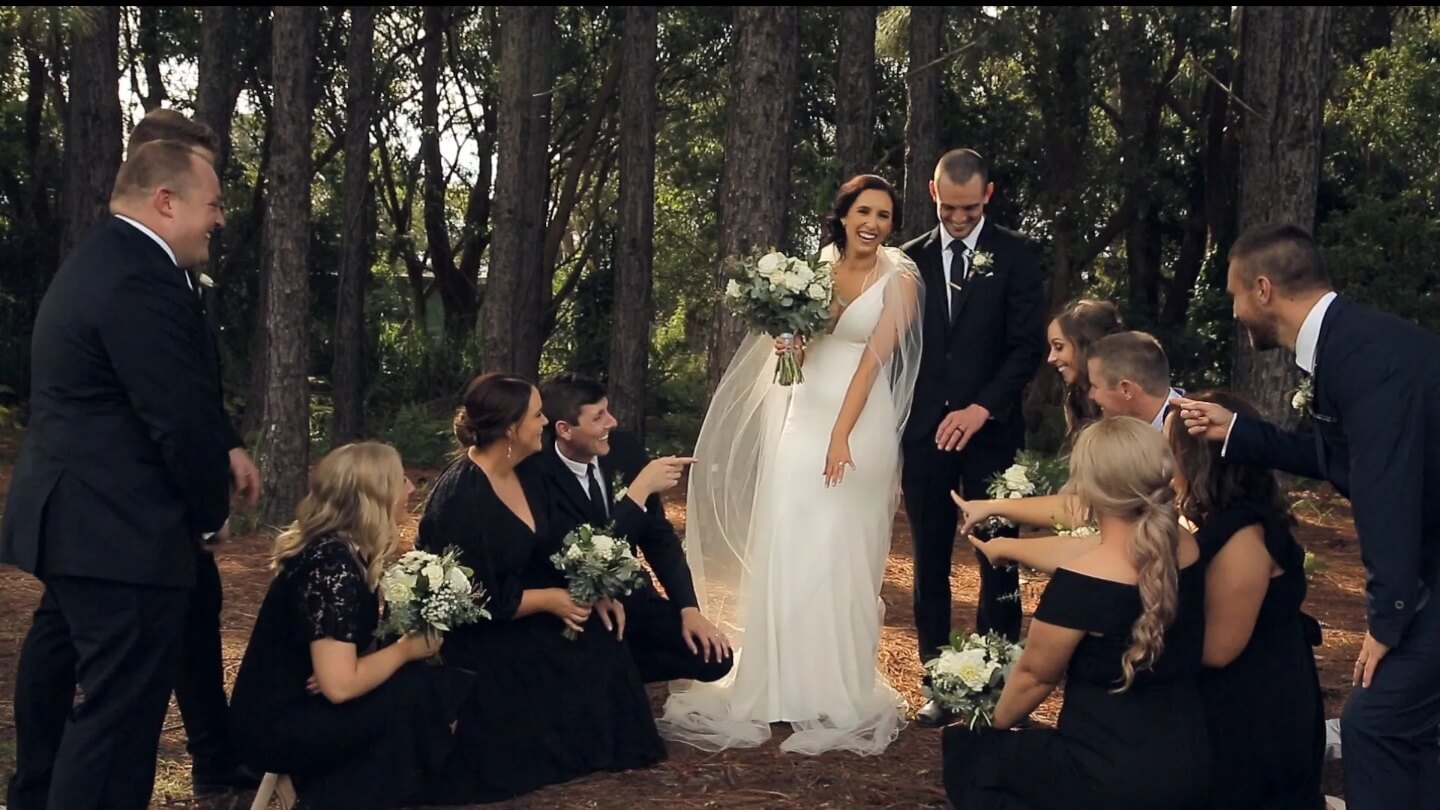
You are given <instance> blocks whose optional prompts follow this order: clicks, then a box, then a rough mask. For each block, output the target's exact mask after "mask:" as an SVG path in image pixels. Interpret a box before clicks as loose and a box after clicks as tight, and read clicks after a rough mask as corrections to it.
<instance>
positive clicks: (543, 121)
mask: <svg viewBox="0 0 1440 810" xmlns="http://www.w3.org/2000/svg"><path fill="white" fill-rule="evenodd" d="M554 25H555V10H554V9H553V8H552V7H549V6H506V7H504V8H502V9H501V10H500V64H499V71H500V106H499V116H498V117H499V137H498V143H497V149H498V159H497V165H498V168H497V170H496V172H495V210H494V215H495V238H494V241H493V242H492V243H491V246H490V267H489V276H488V279H487V282H486V290H485V306H484V310H483V319H484V322H485V326H484V329H485V359H484V368H485V370H486V371H508V372H511V373H513V374H519V375H521V376H523V377H528V378H531V379H534V378H536V377H538V376H539V373H540V349H541V343H542V337H541V328H542V323H541V320H542V318H541V315H542V313H541V307H542V305H543V301H544V288H543V286H544V283H545V268H544V247H545V214H546V210H545V205H546V200H547V198H548V195H547V191H548V181H549V159H548V147H549V144H550V97H551V94H550V92H549V91H550V48H551V41H552V40H553V38H554Z"/></svg>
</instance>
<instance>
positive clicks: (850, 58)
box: [835, 6, 880, 183]
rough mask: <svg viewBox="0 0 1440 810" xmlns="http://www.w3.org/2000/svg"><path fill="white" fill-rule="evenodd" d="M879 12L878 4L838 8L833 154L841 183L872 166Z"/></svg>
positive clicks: (873, 164) (866, 171)
mask: <svg viewBox="0 0 1440 810" xmlns="http://www.w3.org/2000/svg"><path fill="white" fill-rule="evenodd" d="M879 11H880V7H879V6H846V7H843V8H841V9H840V54H839V56H840V67H839V71H838V74H837V76H836V81H835V153H836V155H837V156H838V157H839V159H840V182H842V183H843V182H845V181H846V180H848V179H850V178H851V177H854V176H855V175H857V174H865V173H868V172H870V171H872V170H873V169H874V166H875V18H876V15H877V14H878V13H879Z"/></svg>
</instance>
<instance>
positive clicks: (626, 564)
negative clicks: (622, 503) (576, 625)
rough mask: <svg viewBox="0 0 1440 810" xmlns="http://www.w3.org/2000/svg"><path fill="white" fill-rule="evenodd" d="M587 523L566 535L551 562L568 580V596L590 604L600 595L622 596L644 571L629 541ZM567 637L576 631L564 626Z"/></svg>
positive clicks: (574, 635)
mask: <svg viewBox="0 0 1440 810" xmlns="http://www.w3.org/2000/svg"><path fill="white" fill-rule="evenodd" d="M607 531H608V530H606V529H597V528H595V527H594V526H591V525H589V524H585V525H581V526H577V527H576V528H575V530H574V531H572V532H570V533H569V534H567V535H565V539H564V540H562V541H561V547H560V550H559V551H557V552H556V553H554V554H552V555H550V562H551V563H553V564H554V565H555V567H556V568H558V569H560V572H561V573H563V574H564V575H565V579H566V581H567V582H568V583H569V588H568V590H569V591H570V598H571V599H574V600H575V601H576V602H579V603H581V604H585V605H593V604H595V603H596V602H597V601H599V600H600V599H601V598H602V597H616V596H623V595H625V594H628V593H630V592H631V591H633V590H635V589H636V588H638V587H640V586H641V585H644V584H645V571H644V569H642V568H641V567H640V561H639V560H637V559H635V555H634V554H633V553H632V552H631V551H630V543H629V542H627V541H626V540H624V539H623V538H617V537H614V536H612V535H610V534H608V533H607ZM565 637H566V638H568V639H570V640H572V641H573V640H575V639H577V638H579V637H580V636H579V634H578V633H576V632H575V631H574V630H571V629H570V628H568V627H567V628H565Z"/></svg>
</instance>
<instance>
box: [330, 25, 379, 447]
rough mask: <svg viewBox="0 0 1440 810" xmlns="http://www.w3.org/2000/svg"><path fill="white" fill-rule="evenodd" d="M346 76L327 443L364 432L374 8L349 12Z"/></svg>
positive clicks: (347, 438) (354, 437)
mask: <svg viewBox="0 0 1440 810" xmlns="http://www.w3.org/2000/svg"><path fill="white" fill-rule="evenodd" d="M347 50H348V53H347V55H346V60H345V73H346V75H347V76H349V77H350V84H349V86H348V87H346V88H345V179H344V180H343V181H342V183H343V188H344V191H343V205H344V220H343V223H344V224H343V226H342V228H343V229H342V231H341V233H340V282H339V289H338V291H337V293H338V295H337V297H338V299H339V300H338V301H337V303H336V308H335V365H334V368H333V369H332V370H331V373H330V374H331V380H330V382H331V386H332V390H333V392H334V397H335V419H334V422H333V423H332V424H331V429H330V438H331V443H332V444H334V445H340V444H343V443H345V442H350V441H354V440H355V439H359V438H360V437H362V436H363V435H364V433H365V349H366V345H367V344H366V337H365V287H366V283H367V282H368V281H369V278H370V250H371V245H370V233H371V232H370V229H368V228H367V227H366V219H367V217H366V202H367V197H368V194H369V190H370V123H371V120H372V119H373V118H374V115H375V87H374V85H375V55H374V51H375V7H374V6H351V7H350V41H349V43H348V45H347Z"/></svg>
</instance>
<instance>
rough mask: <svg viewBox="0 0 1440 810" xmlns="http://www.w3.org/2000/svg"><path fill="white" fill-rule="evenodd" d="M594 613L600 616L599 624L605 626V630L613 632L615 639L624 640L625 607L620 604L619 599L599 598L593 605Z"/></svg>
mask: <svg viewBox="0 0 1440 810" xmlns="http://www.w3.org/2000/svg"><path fill="white" fill-rule="evenodd" d="M595 612H596V613H598V614H599V615H600V623H601V624H603V625H605V629H606V630H613V631H615V638H617V639H622V640H623V639H624V638H625V606H624V605H622V604H620V600H619V599H611V598H610V597H608V596H602V597H600V599H599V601H597V602H596V603H595Z"/></svg>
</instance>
